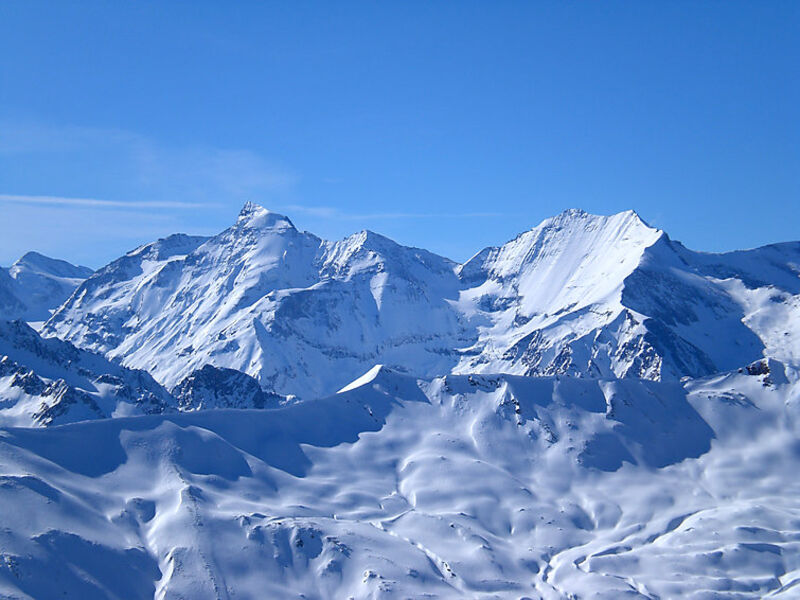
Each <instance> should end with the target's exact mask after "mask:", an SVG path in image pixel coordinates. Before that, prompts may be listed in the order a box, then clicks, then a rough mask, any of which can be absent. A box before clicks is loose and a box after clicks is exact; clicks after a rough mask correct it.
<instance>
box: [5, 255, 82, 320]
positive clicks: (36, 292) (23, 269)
mask: <svg viewBox="0 0 800 600" xmlns="http://www.w3.org/2000/svg"><path fill="white" fill-rule="evenodd" d="M92 272H93V271H92V270H91V269H90V268H88V267H76V266H75V265H72V264H70V263H68V262H66V261H64V260H58V259H55V258H50V257H48V256H44V255H43V254H39V253H38V252H28V253H27V254H25V256H23V257H22V258H20V259H19V260H18V261H17V262H15V263H14V264H13V265H11V267H9V268H8V269H7V270H6V269H0V316H2V318H5V319H24V320H26V321H46V320H47V319H49V318H50V315H51V313H52V312H53V311H54V310H55V309H56V308H58V307H59V306H60V305H61V304H63V302H64V301H65V300H66V299H67V298H68V297H69V295H70V294H71V293H72V292H73V291H74V290H75V288H76V287H78V285H79V284H80V283H81V282H82V281H84V280H85V279H86V278H87V277H89V276H90V275H91V274H92Z"/></svg>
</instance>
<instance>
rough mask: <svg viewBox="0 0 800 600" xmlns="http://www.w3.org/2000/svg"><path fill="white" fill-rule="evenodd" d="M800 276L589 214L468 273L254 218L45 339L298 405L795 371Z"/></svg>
mask: <svg viewBox="0 0 800 600" xmlns="http://www.w3.org/2000/svg"><path fill="white" fill-rule="evenodd" d="M798 265H800V245H798V244H796V243H794V244H779V245H775V246H768V247H765V248H760V249H756V250H751V251H742V252H734V253H729V254H703V253H696V252H692V251H689V250H687V249H686V248H684V247H683V246H681V245H680V244H678V243H676V242H673V241H672V240H670V239H669V238H668V237H667V236H666V234H665V233H663V232H662V231H660V230H658V229H654V228H652V227H650V226H648V225H647V224H645V223H644V222H643V221H642V220H641V219H640V218H639V217H638V216H637V215H636V213H634V212H632V211H628V212H624V213H620V214H617V215H613V216H610V217H600V216H595V215H589V214H587V213H585V212H582V211H579V210H569V211H566V212H564V213H562V214H561V215H558V216H557V217H554V218H552V219H547V220H545V221H544V222H543V223H542V224H540V225H539V226H537V227H535V228H533V229H532V230H530V231H527V232H525V233H523V234H521V235H520V236H518V237H517V238H515V239H514V240H512V241H510V242H508V243H507V244H505V245H503V246H501V247H498V248H487V249H485V250H483V251H481V252H479V253H478V254H477V255H476V256H475V257H473V258H472V259H471V260H469V261H467V262H466V263H465V264H463V265H457V264H455V263H453V262H451V261H449V260H447V259H445V258H442V257H439V256H436V255H434V254H431V253H429V252H426V251H424V250H420V249H417V248H407V247H404V246H400V245H398V244H396V243H394V242H392V241H391V240H389V239H387V238H385V237H382V236H380V235H378V234H375V233H372V232H361V233H358V234H354V235H352V236H350V237H348V238H346V239H344V240H342V241H339V242H329V241H324V240H321V239H319V238H317V237H316V236H314V235H312V234H310V233H307V232H300V231H298V230H297V229H296V228H295V227H294V225H293V224H292V223H291V221H290V220H289V219H288V218H287V217H284V216H282V215H278V214H276V213H272V212H269V211H267V210H265V209H263V208H261V207H259V206H256V205H254V204H248V205H246V206H245V208H244V209H243V210H242V212H241V214H240V216H239V218H238V220H237V222H236V223H235V224H234V225H233V226H232V227H231V228H229V229H227V230H225V231H224V232H222V233H221V234H219V235H217V236H214V237H211V238H199V237H190V236H183V235H175V236H171V237H169V238H166V239H164V240H159V241H157V242H154V243H152V244H149V245H146V246H143V247H142V248H139V249H137V250H134V251H133V252H131V253H129V254H128V255H126V256H124V257H122V258H120V259H119V260H117V261H115V262H113V263H111V264H110V265H108V266H107V267H105V268H103V269H101V270H100V271H98V272H97V273H96V274H95V275H93V276H92V277H90V278H89V279H88V280H87V281H85V282H84V283H83V284H82V285H81V286H80V287H79V288H78V289H77V290H76V292H75V293H74V294H73V295H72V297H71V298H70V299H69V300H68V301H67V303H66V304H65V305H64V306H63V307H62V308H61V309H59V310H58V311H57V313H56V314H55V315H54V316H53V317H52V318H51V319H50V321H49V322H48V323H47V324H46V325H45V327H44V330H43V332H44V334H45V335H48V336H57V337H61V338H63V339H67V340H69V341H71V342H72V343H74V344H76V345H77V346H79V347H82V348H86V349H89V350H92V351H96V352H100V353H103V354H105V355H106V356H108V357H109V358H112V359H114V360H119V361H121V362H122V363H123V364H125V365H126V366H129V367H133V368H137V369H143V370H147V371H148V372H150V373H151V374H152V375H153V376H154V377H155V378H156V379H157V380H158V381H159V382H161V383H162V384H163V385H166V386H168V387H170V388H171V387H174V386H175V385H177V384H178V383H179V382H180V381H182V380H183V379H184V378H186V377H187V376H189V375H190V374H191V373H192V372H194V371H196V370H198V369H200V368H202V367H204V366H205V365H207V364H208V365H213V366H215V367H219V368H229V369H236V370H239V371H242V372H244V373H246V374H248V375H250V376H252V377H254V378H255V379H256V380H258V382H259V384H260V385H261V386H262V387H263V388H264V389H265V390H268V391H271V392H275V393H279V394H281V395H295V396H298V397H300V398H313V397H318V396H320V395H324V394H326V393H331V392H333V391H335V390H336V389H338V388H340V387H341V386H342V385H344V384H345V383H347V382H348V381H350V380H352V379H353V378H354V377H357V376H358V374H359V373H362V372H364V371H365V370H367V369H368V368H369V367H370V366H371V365H373V364H376V363H384V364H387V365H390V366H393V367H394V368H396V369H398V370H402V371H405V372H408V373H410V374H413V375H415V376H420V377H428V378H430V377H435V376H439V375H443V374H446V373H451V372H454V373H465V374H469V373H476V372H483V373H493V372H503V373H510V374H518V375H554V374H570V375H573V376H580V377H586V376H589V377H612V378H613V377H622V378H625V377H634V378H643V379H649V380H678V379H680V378H681V377H684V376H693V377H698V376H704V375H708V374H711V373H715V372H718V371H721V370H728V369H733V368H738V367H739V366H742V365H744V364H747V363H749V362H751V361H753V360H756V359H758V358H761V357H762V356H765V355H769V356H774V357H776V358H778V359H780V360H783V361H784V362H786V363H787V364H790V365H794V364H796V363H797V362H798V360H800V329H797V327H796V326H795V323H798V322H800V319H798V317H800V312H798V311H800V266H798ZM0 291H1V290H0ZM2 301H3V299H2V297H0V302H2Z"/></svg>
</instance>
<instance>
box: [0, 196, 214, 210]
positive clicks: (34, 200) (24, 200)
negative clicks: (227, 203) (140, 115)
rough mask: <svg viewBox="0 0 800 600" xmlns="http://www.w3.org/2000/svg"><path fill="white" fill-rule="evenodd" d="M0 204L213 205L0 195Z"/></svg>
mask: <svg viewBox="0 0 800 600" xmlns="http://www.w3.org/2000/svg"><path fill="white" fill-rule="evenodd" d="M0 202H13V203H15V204H29V205H39V204H46V205H51V206H52V205H57V206H89V207H95V208H177V209H181V208H182V209H189V208H210V207H213V206H215V205H214V204H209V203H204V202H174V201H152V202H151V201H146V200H141V201H140V200H132V201H123V200H100V199H97V198H68V197H63V196H26V195H20V194H0Z"/></svg>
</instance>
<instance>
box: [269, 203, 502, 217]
mask: <svg viewBox="0 0 800 600" xmlns="http://www.w3.org/2000/svg"><path fill="white" fill-rule="evenodd" d="M281 209H282V210H285V211H287V212H290V213H298V214H303V215H308V216H310V217H318V218H322V219H336V220H340V221H369V220H376V219H477V218H494V217H508V216H509V215H508V214H506V213H499V212H429V213H423V212H372V213H349V212H345V211H342V210H340V209H338V208H336V207H333V206H306V205H301V204H289V205H285V206H283V207H281Z"/></svg>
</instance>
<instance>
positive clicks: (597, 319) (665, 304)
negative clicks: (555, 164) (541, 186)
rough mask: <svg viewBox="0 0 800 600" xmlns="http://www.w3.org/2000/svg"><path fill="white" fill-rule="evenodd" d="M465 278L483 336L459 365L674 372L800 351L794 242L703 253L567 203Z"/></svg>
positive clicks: (523, 370)
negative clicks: (571, 207)
mask: <svg viewBox="0 0 800 600" xmlns="http://www.w3.org/2000/svg"><path fill="white" fill-rule="evenodd" d="M460 274H461V277H462V280H463V281H464V282H465V284H466V285H467V286H468V288H467V289H466V290H464V291H463V292H462V293H461V299H460V301H459V305H460V307H461V309H462V310H463V311H464V312H465V313H467V314H470V315H472V316H473V318H474V320H475V321H476V322H477V323H478V328H479V331H480V338H479V341H478V343H477V344H476V345H475V346H474V347H473V348H471V349H470V350H469V354H472V356H467V357H465V358H464V359H463V360H462V361H461V362H460V364H459V365H458V366H457V367H456V368H455V369H454V370H455V371H456V372H463V373H473V372H476V371H478V372H486V371H488V372H495V371H505V372H511V373H519V374H533V375H535V374H545V375H547V374H554V373H570V374H573V375H579V376H586V375H589V376H606V377H607V376H612V377H613V376H616V377H629V376H634V377H641V378H646V379H678V378H680V377H683V376H686V375H689V376H702V375H708V374H711V373H715V372H717V371H721V370H729V369H733V368H736V367H739V366H742V365H744V364H747V363H749V362H751V361H753V360H756V359H758V358H760V357H761V356H763V355H764V353H765V351H766V352H767V353H768V354H769V355H770V356H776V357H779V358H781V359H783V360H786V361H787V362H790V363H792V364H794V363H795V362H796V359H797V357H798V356H800V354H798V352H797V344H798V342H800V338H799V337H797V335H796V334H797V331H794V330H793V329H791V327H793V326H791V325H790V324H791V323H792V322H793V321H794V320H796V319H792V318H788V317H789V316H790V315H795V316H800V313H798V312H797V307H798V305H799V304H800V302H799V301H800V296H798V293H800V244H797V243H793V244H781V245H776V246H768V247H765V248H760V249H756V250H751V251H741V252H733V253H728V254H704V253H698V252H692V251H689V250H687V249H686V248H684V247H683V246H681V245H680V244H678V243H676V242H673V241H672V240H670V239H669V237H668V236H667V235H666V234H664V233H663V232H661V231H659V230H657V229H653V228H651V227H649V226H648V225H646V224H645V223H644V222H643V221H642V220H641V219H640V218H639V217H638V216H637V215H636V214H635V213H634V212H632V211H629V212H625V213H620V214H617V215H613V216H611V217H600V216H595V215H589V214H587V213H584V212H582V211H576V210H571V211H566V212H564V213H562V214H561V215H559V216H557V217H554V218H552V219H548V220H546V221H544V222H543V223H542V224H541V225H539V226H538V227H536V228H534V229H533V230H531V231H529V232H527V233H524V234H522V235H520V236H519V237H518V238H516V239H515V240H513V241H511V242H509V243H508V244H506V245H504V246H502V247H500V248H490V249H487V250H484V251H482V252H481V253H479V254H478V255H476V256H475V257H474V258H473V259H471V260H470V261H468V262H467V263H466V264H464V265H463V266H462V267H461V268H460ZM776 329H778V330H779V331H775V330H776Z"/></svg>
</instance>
